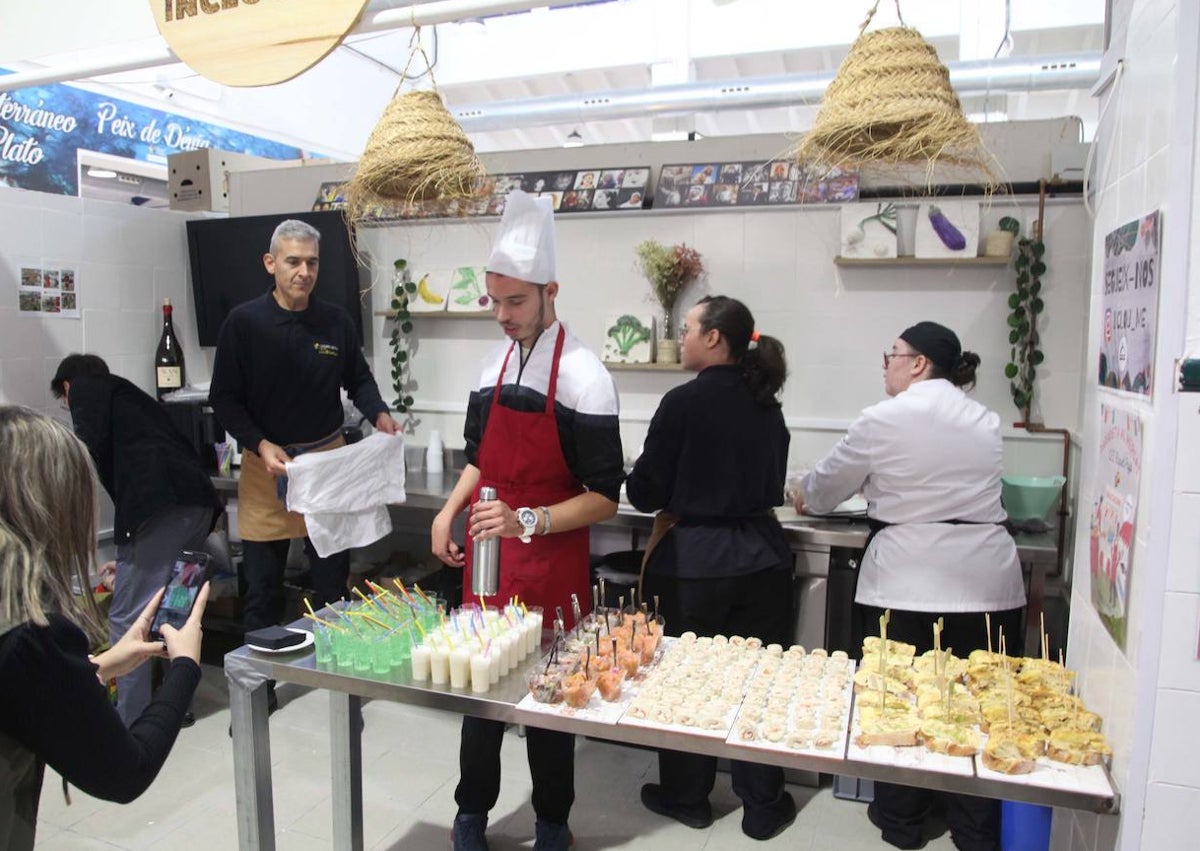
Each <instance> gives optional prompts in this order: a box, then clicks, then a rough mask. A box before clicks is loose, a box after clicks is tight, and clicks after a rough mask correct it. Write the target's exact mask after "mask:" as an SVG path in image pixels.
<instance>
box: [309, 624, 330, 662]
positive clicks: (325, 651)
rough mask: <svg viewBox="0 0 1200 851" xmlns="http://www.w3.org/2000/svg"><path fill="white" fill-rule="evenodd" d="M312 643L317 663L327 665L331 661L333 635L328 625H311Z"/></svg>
mask: <svg viewBox="0 0 1200 851" xmlns="http://www.w3.org/2000/svg"><path fill="white" fill-rule="evenodd" d="M313 645H314V647H315V649H316V654H317V664H318V665H328V664H329V663H331V662H332V661H333V636H332V635H331V630H330V629H329V627H327V626H325V625H324V624H315V625H314V626H313Z"/></svg>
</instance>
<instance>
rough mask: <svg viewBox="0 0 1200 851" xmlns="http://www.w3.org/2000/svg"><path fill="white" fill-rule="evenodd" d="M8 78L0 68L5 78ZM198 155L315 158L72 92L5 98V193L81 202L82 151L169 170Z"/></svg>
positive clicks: (1, 103)
mask: <svg viewBox="0 0 1200 851" xmlns="http://www.w3.org/2000/svg"><path fill="white" fill-rule="evenodd" d="M9 73H12V72H11V71H6V70H4V69H0V74H9ZM198 148H217V149H220V150H223V151H232V152H234V153H239V154H252V155H254V156H259V157H266V158H268V159H277V160H292V159H300V158H303V157H309V156H313V154H312V153H311V152H308V151H304V150H302V149H300V148H296V147H293V146H292V145H285V144H283V143H281V142H275V141H272V140H270V139H263V138H261V137H259V136H252V135H250V134H249V133H242V132H240V131H237V130H230V129H229V128H227V127H220V126H218V125H215V124H209V123H207V122H204V121H197V120H194V119H190V118H185V117H183V116H180V115H176V114H174V113H170V112H163V111H161V110H157V109H150V108H148V107H144V106H139V105H138V104H135V103H130V102H129V101H124V100H120V99H118V98H112V97H107V96H105V95H100V94H96V93H94V92H88V91H84V90H83V89H77V88H75V87H73V86H68V85H63V84H57V83H56V84H52V85H47V86H35V87H31V88H26V89H18V90H16V91H11V92H0V186H12V187H16V188H19V189H33V190H37V191H38V192H52V193H55V194H58V195H77V194H79V166H78V156H77V153H76V152H77V151H80V150H85V151H98V152H100V153H104V154H110V155H113V156H118V157H126V158H128V159H133V160H141V161H143V162H152V163H159V164H162V165H165V164H166V162H167V155H168V154H176V153H179V152H181V151H194V150H196V149H198Z"/></svg>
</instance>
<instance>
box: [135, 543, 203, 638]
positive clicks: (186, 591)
mask: <svg viewBox="0 0 1200 851" xmlns="http://www.w3.org/2000/svg"><path fill="white" fill-rule="evenodd" d="M210 573H211V567H210V566H209V558H208V553H201V552H191V551H187V550H185V551H184V552H182V553H180V554H179V558H177V559H176V560H175V566H174V567H173V568H172V569H171V575H170V576H169V577H168V578H167V584H166V586H165V587H164V588H163V595H162V599H161V600H160V601H159V604H158V611H157V612H155V614H154V620H153V622H152V623H151V625H150V639H151V640H152V641H161V640H162V638H163V633H162V628H163V626H164V625H168V624H169V625H170V626H172V627H174V628H175V629H177V630H180V629H183V627H184V624H186V623H187V622H188V616H189V615H191V613H192V607H193V606H195V605H196V599H197V597H198V596H199V594H200V589H201V587H202V586H203V585H204V583H205V582H207V581H208V580H209V578H210Z"/></svg>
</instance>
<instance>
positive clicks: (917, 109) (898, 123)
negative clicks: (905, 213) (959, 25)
mask: <svg viewBox="0 0 1200 851" xmlns="http://www.w3.org/2000/svg"><path fill="white" fill-rule="evenodd" d="M876 6H878V4H876ZM873 14H874V10H872V15H873ZM869 22H870V15H869V16H868V18H867V21H866V22H864V24H863V29H864V30H865V28H866V25H867V23H869ZM788 155H789V157H790V158H791V159H793V160H795V161H797V162H799V163H801V164H805V165H808V164H816V165H821V166H825V167H829V168H843V169H860V168H862V167H863V166H871V167H884V168H886V167H888V166H903V165H913V164H921V165H924V166H925V168H926V175H927V177H928V178H930V179H931V178H932V172H933V168H934V166H935V165H936V164H938V163H945V164H948V165H954V166H961V167H966V168H969V169H971V170H972V171H977V172H978V174H979V176H980V181H981V182H982V183H984V184H985V185H986V186H988V187H989V188H994V187H995V186H996V185H997V183H998V181H997V177H996V168H997V164H996V161H995V158H994V157H993V156H992V154H991V153H989V152H988V151H987V149H986V148H985V147H984V145H983V141H982V139H981V138H980V136H979V132H978V131H977V130H976V129H975V127H973V126H972V125H971V123H970V122H968V121H967V119H966V117H965V116H964V115H963V111H962V104H961V103H960V102H959V100H958V95H957V94H956V93H955V91H954V89H953V87H952V86H951V85H950V72H949V70H948V69H947V68H946V66H945V65H944V64H942V62H941V60H940V59H938V55H937V51H936V50H935V49H934V48H933V45H931V44H929V42H927V41H926V40H925V39H924V37H922V35H921V34H920V33H919V32H917V30H915V29H913V28H912V27H907V26H900V27H889V28H886V29H879V30H873V31H871V32H862V31H860V33H859V36H858V39H857V40H856V41H855V42H854V44H853V45H852V46H851V47H850V52H849V53H848V54H847V55H846V58H845V60H843V62H842V64H841V67H840V68H839V69H838V72H837V76H836V77H834V80H833V82H832V83H830V84H829V88H828V89H827V90H826V92H825V97H824V99H823V100H822V103H821V109H820V112H818V113H817V117H816V120H815V121H814V122H813V127H812V130H810V131H809V132H808V133H806V134H805V135H804V136H803V137H802V138H801V139H800V140H799V142H798V143H797V144H796V145H795V146H793V147H792V149H791V150H790V151H789V153H788Z"/></svg>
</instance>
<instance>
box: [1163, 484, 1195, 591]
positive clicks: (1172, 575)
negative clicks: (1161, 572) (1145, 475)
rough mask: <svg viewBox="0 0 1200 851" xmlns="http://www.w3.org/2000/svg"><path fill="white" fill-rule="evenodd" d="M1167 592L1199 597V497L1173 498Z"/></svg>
mask: <svg viewBox="0 0 1200 851" xmlns="http://www.w3.org/2000/svg"><path fill="white" fill-rule="evenodd" d="M1167 590H1168V591H1177V592H1184V593H1190V594H1200V494H1195V493H1180V494H1178V495H1176V497H1175V505H1174V511H1173V514H1172V518H1171V555H1170V558H1169V560H1168V562H1167Z"/></svg>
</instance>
